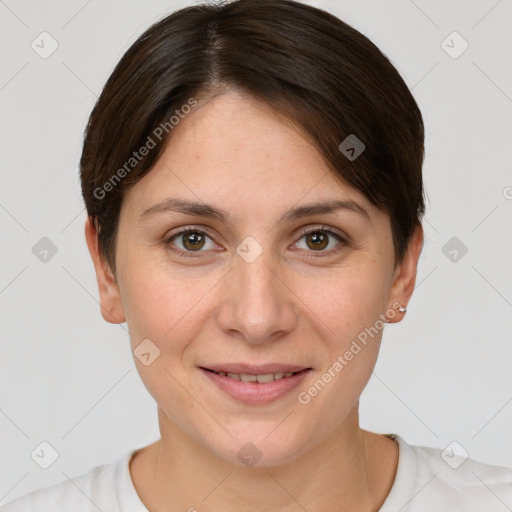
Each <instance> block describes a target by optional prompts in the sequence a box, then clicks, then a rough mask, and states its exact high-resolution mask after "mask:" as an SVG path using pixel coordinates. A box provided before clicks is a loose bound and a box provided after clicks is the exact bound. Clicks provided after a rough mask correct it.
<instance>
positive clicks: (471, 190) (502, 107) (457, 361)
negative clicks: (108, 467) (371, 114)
mask: <svg viewBox="0 0 512 512" xmlns="http://www.w3.org/2000/svg"><path fill="white" fill-rule="evenodd" d="M196 3H197V2H196ZM309 3H311V4H313V5H316V6H320V7H323V8H326V9H327V10H329V11H331V12H333V13H334V14H336V15H338V16H339V17H341V18H342V19H343V20H344V21H346V22H348V23H349V24H351V25H353V26H354V27H355V28H357V29H358V30H360V31H361V32H362V33H364V34H365V35H367V36H368V37H369V38H370V39H371V40H372V41H373V42H375V43H376V44H377V46H379V47H380V48H381V49H382V51H383V52H384V53H385V54H386V55H387V56H388V57H389V58H390V59H391V61H392V62H393V63H394V65H395V66H396V67H397V68H398V70H399V72H400V73H401V74H402V76H403V77H404V80H405V81H406V83H407V84H408V86H409V87H410V88H411V89H412V91H413V94H414V96H415V98H416V100H417V101H418V104H419V106H420V108H421V110H422V112H423V115H424V119H425V124H426V139H427V140H426V151H427V156H426V161H425V166H424V177H425V186H426V189H427V193H428V204H427V207H428V211H427V215H426V218H425V235H426V238H425V247H424V250H423V254H422V256H421V259H420V264H419V276H418V282H417V289H416V291H415V293H414V295H413V298H412V300H411V302H410V304H409V312H408V313H407V316H406V318H405V320H404V321H403V322H402V323H400V324H395V325H390V326H388V327H386V330H385V334H384V340H383V346H382V349H381V355H380V359H379V361H378V364H377V366H376V368H375V375H374V376H373V377H372V379H371V381H370V383H369V385H368V387H367V388H366V390H365V392H364V394H363V396H362V399H361V423H362V426H363V427H364V428H367V429H370V430H374V431H377V432H383V433H386V432H396V433H398V434H399V435H401V436H402V437H404V438H405V439H406V441H408V442H409V443H413V444H423V445H427V446H436V447H439V448H445V447H446V446H447V445H449V444H450V443H452V442H453V441H457V443H459V444H460V445H461V446H462V447H463V448H464V449H465V450H466V451H467V452H468V453H469V456H470V457H472V458H475V459H477V460H480V461H482V462H487V463H491V464H498V465H507V466H512V443H511V441H510V432H511V431H512V429H511V428H512V403H511V402H512V372H511V366H512V364H511V363H512V358H511V356H512V344H511V343H510V339H511V332H512V326H511V312H512V311H511V309H512V302H511V301H512V286H511V285H512V267H511V265H510V261H511V260H512V258H511V256H512V254H511V253H512V230H511V229H510V214H511V209H512V200H511V199H512V175H511V173H510V163H511V160H512V158H511V156H512V155H511V152H512V150H511V144H510V140H512V139H511V135H512V133H511V131H512V129H511V116H510V114H511V106H512V99H511V95H512V71H511V67H510V63H509V60H510V58H509V56H510V47H511V44H512V32H511V30H510V20H511V19H512V5H511V2H510V0H508V1H507V0H504V1H495V0H481V1H467V0H464V1H444V2H439V1H426V0H423V1H420V0H416V1H414V2H413V1H412V0H396V1H382V0H381V1H368V0H363V1H339V2H338V1H337V2H329V1H316V2H309ZM190 4H191V2H174V1H170V0H168V1H151V2H142V1H139V2H135V1H122V2H120V1H109V2H107V1H102V2H100V1H98V0H92V1H88V2H87V1H69V0H66V1H61V2H57V1H45V2H38V1H24V0H17V1H15V0H5V1H4V0H0V23H1V29H0V37H1V45H0V52H1V63H2V64H1V68H0V108H1V119H2V125H1V133H0V144H1V155H2V159H1V164H0V169H1V171H0V172H1V187H0V229H1V235H2V260H1V265H0V315H1V329H2V344H1V349H2V351H1V358H0V365H1V366H0V379H1V380H0V382H1V385H0V393H1V395H0V431H1V436H0V450H1V454H0V461H1V469H0V503H5V502H7V501H10V500H12V499H14V498H16V497H18V496H20V495H22V494H25V493H26V492H28V491H30V490H33V489H36V488H40V487H43V486H46V485H50V484H53V483H55V482H58V481H62V480H64V479H66V478H68V477H73V476H76V475H78V474H82V473H84V472H85V471H87V470H88V469H90V468H91V467H93V466H95V465H99V464H104V463H108V462H112V461H114V460H116V459H117V458H119V457H120V456H121V455H122V454H124V453H125V452H126V451H128V450H131V449H134V448H136V447H141V446H144V445H146V444H148V443H150V442H152V441H153V440H155V439H157V438H158V436H159V434H158V425H157V415H156V405H155V404H154V402H153V399H152V398H151V396H150V395H149V393H148V392H147V391H146V389H145V388H144V386H143V385H142V383H141V381H140V380H139V377H138V374H137V371H136V369H135V365H134V362H133V360H132V355H131V353H130V350H129V341H128V338H127V332H126V326H125V325H123V326H118V325H117V326H116V325H110V324H107V323H106V322H104V321H103V319H102V318H101V316H100V312H99V306H98V302H97V300H98V294H97V290H96V282H95V277H94V273H93V266H92V263H91V262H90V259H89V255H88V253H87V249H86V245H85V240H84V236H83V224H84V220H85V213H84V209H83V204H82V200H81V196H80V189H79V180H78V160H79V156H80V150H81V142H82V134H83V129H84V127H85V124H86V121H87V118H88V115H89V113H90V111H91V109H92V107H93V105H94V102H95V100H96V97H97V95H98V94H99V93H100V91H101V88H102V86H103V84H104V83H105V81H106V79H107V78H108V76H109V74H110V73H111V71H112V70H113V67H114V65H115V64H116V63H117V61H118V60H119V58H120V57H121V55H122V54H123V53H124V52H125V51H126V50H127V49H128V47H129V45H130V44H131V43H132V42H134V41H135V39H136V38H137V37H138V36H139V35H140V34H141V33H142V32H143V31H144V30H145V29H146V28H147V27H148V26H149V25H150V24H151V23H153V22H154V21H156V20H157V19H159V18H160V17H162V16H163V15H165V14H166V13H168V12H170V11H172V10H174V9H176V8H178V7H182V6H184V5H190ZM43 31H47V32H48V33H49V34H51V36H52V37H53V38H54V39H55V40H56V41H57V43H58V48H57V50H56V51H55V52H54V53H53V54H52V55H51V56H49V57H48V58H46V59H43V58H41V57H40V55H39V54H38V53H36V51H34V50H33V49H32V47H31V43H32V41H35V43H34V44H38V45H39V46H42V45H43V43H41V37H40V36H39V34H40V33H41V32H43ZM453 31H457V32H458V33H459V34H460V35H461V36H462V37H463V38H464V39H465V40H466V41H467V42H468V43H469V48H468V49H467V50H466V51H465V52H464V53H462V54H461V55H458V56H457V58H453V57H454V55H455V54H458V53H459V52H460V50H461V49H462V48H463V46H462V44H463V43H462V40H461V39H457V36H451V37H449V38H448V39H447V40H446V43H444V45H443V44H442V42H443V41H444V40H445V39H446V38H447V36H449V35H450V34H451V33H452V32H453ZM454 37H455V38H454ZM447 45H448V46H451V47H452V48H449V47H447ZM44 46H45V48H46V49H48V48H50V41H49V39H46V40H45V43H44ZM445 50H448V51H449V52H451V53H452V56H450V55H449V54H448V53H447V51H445ZM396 142H397V144H400V141H396ZM43 237H47V238H49V239H50V240H51V241H52V243H53V244H54V245H55V246H56V248H57V253H56V254H55V255H53V256H52V255H51V252H49V253H48V254H47V256H46V259H47V261H46V262H43V261H40V259H39V258H41V257H43V254H41V253H40V250H42V249H41V247H39V246H36V249H37V250H34V252H36V254H34V253H33V251H32V249H33V247H34V246H35V245H36V244H37V243H38V241H39V240H40V239H41V238H43ZM452 237H456V238H457V240H455V242H453V241H452V242H451V243H452V244H453V243H454V244H455V245H453V246H452V245H448V246H446V244H447V243H448V242H449V241H450V239H452ZM41 243H43V244H44V242H41ZM461 244H464V246H465V247H467V253H466V254H464V255H463V252H462V250H461V248H462V245H461ZM443 248H444V252H443ZM454 250H455V251H457V252H456V253H454V252H453V251H454ZM445 253H446V254H445ZM37 255H38V256H39V257H37ZM453 259H455V261H452V260H453ZM507 262H508V263H507ZM43 441H46V442H48V443H50V445H52V446H53V447H54V449H55V450H56V451H57V452H58V454H59V456H58V458H57V460H55V462H54V463H53V464H52V465H51V466H50V467H49V468H48V469H42V468H41V467H40V466H39V465H38V464H36V462H35V461H34V460H33V459H32V458H31V453H32V452H33V451H34V450H36V449H39V450H40V448H38V447H39V446H40V443H41V442H43ZM36 451H37V450H36ZM46 453H47V454H48V450H47V451H46Z"/></svg>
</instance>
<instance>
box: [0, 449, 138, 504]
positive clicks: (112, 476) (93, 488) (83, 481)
mask: <svg viewBox="0 0 512 512" xmlns="http://www.w3.org/2000/svg"><path fill="white" fill-rule="evenodd" d="M129 455H130V454H125V455H123V457H122V458H121V459H119V460H118V461H116V462H113V463H110V464H104V465H100V466H95V467H93V468H91V469H90V470H89V471H88V472H87V473H84V474H82V475H80V476H76V477H73V478H67V479H66V480H64V481H62V482H59V483H56V484H54V485H51V486H49V487H44V488H42V489H38V490H35V491H32V492H30V493H28V494H26V495H24V496H21V497H20V498H17V499H15V500H14V501H11V502H9V503H7V504H5V505H4V506H2V507H0V512H43V511H48V510H51V511H52V512H69V511H70V510H73V512H89V511H91V512H92V511H94V512H97V511H98V510H102V511H103V512H114V511H115V512H118V510H119V507H118V501H117V496H116V483H115V482H116V471H118V468H119V467H120V466H121V465H122V464H124V462H125V461H127V460H128V456H129Z"/></svg>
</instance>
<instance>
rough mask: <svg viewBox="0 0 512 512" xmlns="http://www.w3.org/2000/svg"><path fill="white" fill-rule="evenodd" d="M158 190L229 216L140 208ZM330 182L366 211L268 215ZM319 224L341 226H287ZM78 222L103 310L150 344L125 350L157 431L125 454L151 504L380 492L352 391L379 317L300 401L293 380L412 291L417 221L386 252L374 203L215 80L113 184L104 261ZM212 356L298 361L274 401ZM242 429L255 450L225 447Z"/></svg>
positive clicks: (206, 505) (380, 441) (321, 194)
mask: <svg viewBox="0 0 512 512" xmlns="http://www.w3.org/2000/svg"><path fill="white" fill-rule="evenodd" d="M168 197H173V198H180V199H184V200H189V201H199V202H204V203H207V204H211V205H213V206H215V207H217V208H222V209H225V210H227V211H228V212H229V213H230V214H231V215H232V219H230V221H229V222H228V223H226V224H224V223H223V222H221V221H220V220H217V219H211V218H206V217H202V216H196V215H194V216H192V215H188V214H184V213H176V212H160V213H158V214H155V215H152V216H146V217H141V215H142V213H143V212H144V211H145V210H147V209H148V208H150V207H152V206H153V205H155V204H157V203H159V202H160V201H162V200H164V199H166V198H168ZM330 199H337V200H339V199H342V200H351V201H354V202H355V203H357V204H358V205H359V206H361V207H362V208H363V209H364V210H366V212H367V214H368V217H369V218H366V217H365V216H364V215H361V214H359V213H356V212H354V211H351V210H339V211H335V212H331V213H326V214H316V215H312V216H309V217H306V218H300V219H295V220H290V221H283V222H279V219H280V217H281V216H282V215H283V214H284V213H285V212H287V211H288V210H290V209H291V208H293V207H296V206H298V205H304V204H309V203H313V202H317V201H321V200H330ZM322 225H324V226H326V227H329V228H332V229H333V230H334V231H335V232H337V233H340V234H341V235H342V236H345V237H346V242H342V241H340V240H339V239H338V238H336V236H335V235H332V234H328V233H327V235H328V238H327V239H328V241H329V243H328V245H327V246H322V248H321V249H318V248H317V247H316V246H315V245H314V244H313V243H312V242H311V235H309V236H308V235H303V234H301V233H300V229H301V228H304V227H307V228H317V230H320V228H321V227H322ZM184 226H185V227H191V228H196V229H205V230H207V231H208V235H207V238H206V239H205V241H204V245H202V246H201V244H199V246H200V248H199V252H198V251H193V250H190V247H191V246H190V245H185V243H186V240H184V238H183V235H180V236H178V237H176V238H175V239H174V240H173V241H171V242H169V241H168V239H169V237H170V236H171V235H173V234H175V233H176V231H177V228H180V227H184ZM85 231H86V239H87V243H88V247H89V250H90V253H91V256H92V259H93V262H94V265H95V269H96V275H97V281H98V287H99V294H100V300H101V309H102V314H103V317H104V318H105V319H106V320H107V321H109V322H113V323H121V322H124V321H126V322H127V324H128V327H129V330H130V339H131V348H132V350H134V349H135V348H136V347H137V346H138V345H139V344H140V343H141V342H142V340H145V339H150V340H151V341H152V343H154V344H155V345H156V346H157V347H158V348H159V350H160V355H159V357H157V358H156V359H155V360H154V362H153V363H152V364H150V365H149V366H145V365H144V364H142V363H141V362H140V361H139V360H138V358H134V360H135V364H136V366H137V370H138V372H139V374H140V376H141V379H142V381H143V383H144V385H145V386H146V388H147V389H148V391H149V392H150V394H151V395H152V396H153V398H154V399H155V401H156V402H157V404H158V417H159V425H160V432H161V439H160V440H158V441H156V442H155V443H153V444H151V445H149V446H148V447H145V448H143V449H141V450H139V451H138V452H137V453H136V454H135V456H134V457H133V458H132V460H131V464H130V472H131V476H132V480H133V482H134V485H135V488H136V490H137V492H138V494H139V496H140V497H141V500H142V502H143V503H144V504H145V505H146V507H147V508H148V509H150V510H164V509H165V510H169V511H173V510H181V511H183V510H189V509H192V510H194V509H197V510H200V511H213V510H225V511H235V510H258V511H275V510H280V511H284V512H288V511H290V512H291V511H299V510H303V508H302V507H304V508H305V509H307V510H308V512H316V511H320V510H326V509H329V510H332V509H333V506H334V505H333V504H336V508H337V509H339V510H344V511H350V510H357V511H359V512H361V511H375V510H377V509H378V508H379V507H380V505H381V504H382V503H383V501H384V500H385V497H386V496H387V494H388V493H389V490H390V488H391V486H392V484H393V480H394V476H395V472H396V467H397V462H398V447H397V445H396V443H395V442H394V441H392V440H390V439H389V438H387V437H385V436H383V435H379V434H375V433H372V432H368V431H365V430H363V429H361V428H360V427H359V417H358V405H359V397H360V395H361V392H362V391H363V389H364V387H365V386H366V384H367V382H368V380H369V378H370V376H371V373H372V370H373V368H374V365H375V362H376V359H377V355H378V351H379V346H380V341H381V336H382V330H379V333H378V335H376V336H375V337H374V338H373V339H371V341H369V343H368V344H367V345H366V346H364V348H363V349H362V350H361V351H360V352H359V353H358V354H357V355H355V356H354V358H353V359H352V360H351V361H350V362H349V363H348V364H347V365H346V366H344V367H343V369H342V371H339V372H338V373H337V374H336V376H335V377H334V378H332V380H331V381H330V382H329V383H328V384H327V385H326V386H325V387H324V388H323V389H322V390H321V391H320V392H319V393H318V394H317V395H316V396H314V397H312V398H311V400H310V402H309V403H307V404H301V403H300V402H299V401H298V399H297V393H298V392H299V391H303V390H307V389H308V388H309V387H310V386H312V385H313V383H314V382H315V381H317V380H318V379H319V378H320V377H321V376H322V374H323V373H324V372H326V371H327V369H328V368H329V367H331V366H332V365H333V363H334V362H335V361H336V359H337V357H338V356H339V355H342V354H344V353H345V352H346V351H347V350H348V349H349V347H350V345H351V343H352V341H353V340H354V339H356V337H357V335H358V334H359V333H360V332H362V331H364V329H365V328H367V327H370V326H373V325H375V323H376V320H377V319H379V315H382V314H386V315H387V317H388V320H389V323H392V322H397V321H400V320H401V319H402V318H403V313H398V312H396V313H395V311H394V307H395V308H396V304H397V303H399V304H401V305H406V304H407V303H408V301H409V299H410V297H411V295H412V292H413V289H414V283H415V279H416V268H417V262H418V258H419V256H420V253H421V249H422V245H423V232H422V229H421V228H418V229H417V230H416V232H415V234H414V237H413V239H412V241H411V243H410V245H409V249H408V252H407V255H406V257H405V259H404V260H403V262H402V264H401V265H398V266H395V261H394V251H393V242H392V234H391V227H390V219H389V216H388V215H387V214H386V213H384V212H382V211H380V210H378V209H377V208H375V207H374V206H373V205H372V204H371V203H370V202H369V201H368V200H367V199H366V198H365V197H364V196H363V195H362V194H361V193H359V192H358V191H357V190H355V189H353V188H351V187H349V186H347V185H346V184H344V183H343V182H342V181H341V180H340V179H337V178H336V177H335V176H334V175H333V173H332V172H331V171H330V170H329V169H328V167H327V166H326V163H325V161H324V160H323V159H322V157H321V156H320V153H319V152H318V150H317V149H316V148H315V146H314V145H313V144H312V143H311V142H310V141H309V140H308V139H307V138H306V137H305V136H303V135H301V134H300V133H299V132H298V131H297V130H295V129H294V128H293V126H292V125H291V124H290V123H289V122H287V121H286V120H284V119H283V118H281V117H280V116H279V115H278V114H276V113H275V112H274V111H273V110H271V108H270V107H269V106H267V105H265V104H263V103H260V102H258V101H257V100H255V99H253V98H251V97H249V96H246V95H243V94H241V93H239V92H235V91H229V92H227V93H225V94H223V95H221V96H217V97H215V98H214V99H211V100H210V101H207V102H205V103H204V104H200V106H199V107H198V108H196V109H195V110H194V111H193V112H192V113H190V114H189V115H187V116H186V117H185V118H184V119H183V120H181V121H180V124H179V125H178V126H177V127H176V128H175V129H174V130H173V132H172V137H171V138H170V141H169V143H168V145H167V147H166V150H165V152H164V153H163V154H162V156H161V157H160V159H159V160H158V162H157V164H156V165H155V167H154V168H153V169H152V170H151V171H150V172H149V173H148V174H147V175H146V176H145V177H144V178H143V179H142V180H141V181H139V182H138V183H137V184H136V185H135V186H134V187H133V188H131V189H130V190H129V191H128V192H127V194H126V196H125V198H124V200H123V204H122V208H121V213H120V221H119V230H118V235H117V247H116V273H115V275H114V274H113V273H112V271H111V270H110V268H109V266H108V264H106V262H105V259H104V258H103V257H102V255H101V254H100V251H99V249H98V244H97V236H96V231H95V229H94V227H93V225H92V224H91V223H90V222H87V223H86V227H85ZM322 233H323V234H324V239H325V236H326V233H325V232H322V231H320V234H322ZM248 236H251V237H252V238H254V239H255V240H256V241H257V242H258V243H259V244H260V246H261V248H262V253H261V254H260V255H259V256H258V257H257V258H256V259H255V260H254V261H253V262H251V263H248V262H247V261H245V260H244V259H243V258H241V257H240V256H239V255H238V254H237V252H236V248H237V247H238V245H239V244H240V243H241V242H242V240H244V239H245V238H246V237H248ZM192 247H193V246H192ZM172 248H175V249H176V250H179V249H181V250H182V251H186V250H187V249H188V250H189V254H190V253H193V255H196V256H197V255H199V256H198V257H195V258H187V257H185V256H183V255H180V254H178V252H175V251H173V250H172ZM308 256H310V257H309V258H308ZM393 305H395V306H394V307H393ZM390 311H391V314H390V313H389V312H390ZM381 318H382V317H381ZM220 362H246V363H249V364H251V363H252V364H258V363H268V362H281V363H289V364H299V365H303V366H306V367H311V368H313V371H312V372H311V373H310V374H309V375H308V376H307V379H306V381H304V383H302V384H301V385H300V386H299V389H296V390H293V391H292V392H290V393H288V394H287V395H285V396H284V397H281V398H279V399H278V400H277V401H275V402H272V403H269V404H260V405H246V404H243V403H241V402H238V401H236V400H234V399H233V398H231V397H229V396H228V395H226V394H224V393H223V392H222V391H221V390H220V389H218V388H217V387H216V386H215V385H214V384H212V383H211V382H210V380H209V379H207V378H206V377H205V376H204V375H203V374H202V372H201V371H200V370H199V369H198V366H201V365H204V366H207V363H220ZM247 442H251V443H253V444H254V445H255V446H256V447H257V448H258V450H259V451H260V452H261V454H262V456H261V459H260V460H259V461H258V462H257V463H256V464H255V465H254V466H252V467H246V466H244V465H243V464H242V463H241V461H240V460H239V459H238V458H237V452H238V451H239V450H240V449H241V448H242V447H243V446H244V445H245V444H246V443H247ZM192 507H194V508H192Z"/></svg>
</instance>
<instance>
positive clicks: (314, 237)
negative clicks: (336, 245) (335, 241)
mask: <svg viewBox="0 0 512 512" xmlns="http://www.w3.org/2000/svg"><path fill="white" fill-rule="evenodd" d="M306 244H307V246H308V247H309V248H310V249H313V250H318V249H320V250H321V249H325V248H326V247H327V245H328V244H329V237H328V235H326V234H325V233H322V232H316V233H308V234H307V235H306Z"/></svg>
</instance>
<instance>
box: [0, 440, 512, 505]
mask: <svg viewBox="0 0 512 512" xmlns="http://www.w3.org/2000/svg"><path fill="white" fill-rule="evenodd" d="M387 435H388V436H389V437H392V438H393V439H396V441H398V444H399V457H398V467H397V472H396V476H395V481H394V483H393V486H392V488H391V491H390V493H389V494H388V496H387V498H386V501H385V502H384V504H383V505H382V507H381V508H380V510H379V512H399V511H400V512H458V511H461V512H462V511H464V512H470V511H475V512H506V511H507V510H512V468H506V467H501V466H491V465H488V464H483V463H480V462H476V461H474V460H472V459H466V460H465V461H464V462H462V464H461V465H460V466H459V467H457V468H456V469H454V467H455V466H457V464H458V463H459V462H460V461H461V460H462V459H458V458H457V457H458V456H457V455H454V457H449V462H450V464H451V465H449V464H448V463H447V462H445V460H444V459H443V458H442V456H441V454H442V450H440V449H438V448H428V447H424V446H413V445H409V444H407V443H406V442H405V441H404V440H403V439H402V438H401V437H400V436H398V435H396V434H387ZM135 451H136V450H133V451H131V452H129V453H126V454H125V455H124V456H123V457H122V458H121V459H119V460H118V461H116V462H113V463H111V464H105V465H102V466H96V467H94V468H92V469H90V470H89V472H87V473H85V474H83V475H81V476H79V477H76V478H73V482H70V481H69V480H66V481H64V482H61V483H57V484H55V485H53V486H50V487H45V488H43V489H39V490H36V491H33V492H31V493H29V494H27V495H25V496H22V497H20V498H18V499H16V500H14V501H11V502H10V503H7V504H6V505H4V506H3V507H1V511H2V512H43V511H44V512H47V511H51V512H71V511H72V512H98V510H101V511H102V512H148V509H147V508H146V507H145V506H144V504H143V503H142V502H141V500H140V498H139V496H138V494H137V491H136V490H135V487H134V485H133V482H132V479H131V475H130V471H129V466H128V464H129V461H130V459H131V457H132V455H133V454H134V453H135ZM452 453H453V452H450V453H449V455H451V454H452ZM452 466H453V467H452ZM191 505H192V506H194V504H191ZM196 508H197V509H198V510H200V509H201V507H200V505H199V504H198V506H197V507H196Z"/></svg>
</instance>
